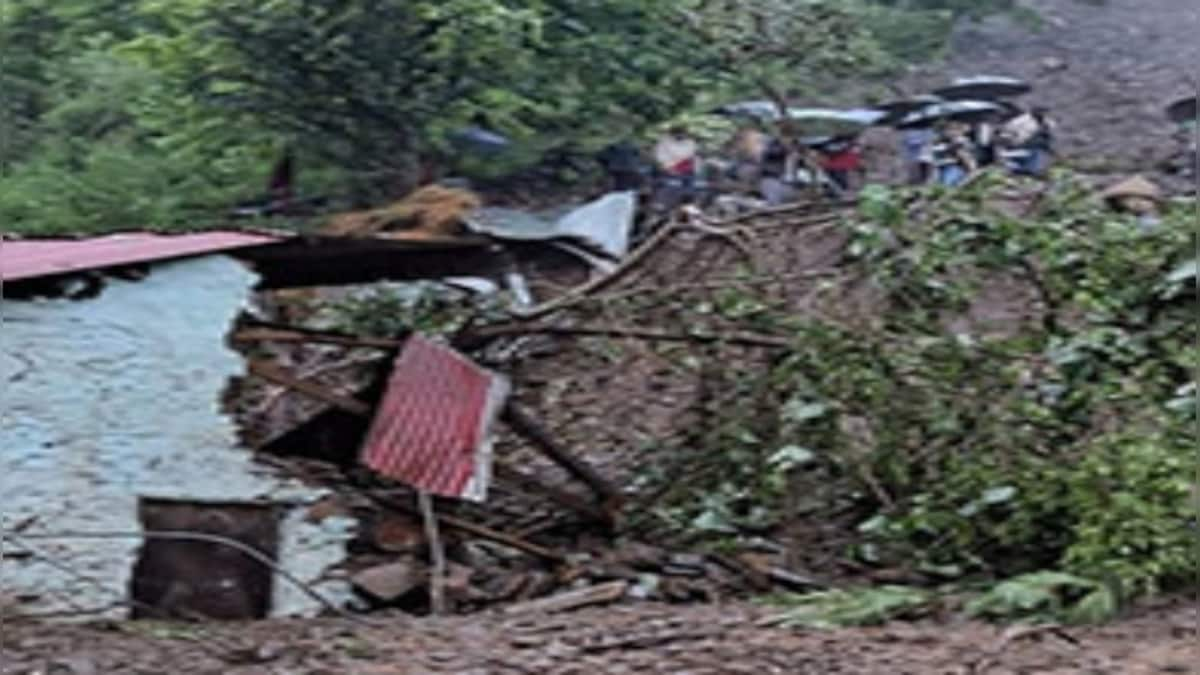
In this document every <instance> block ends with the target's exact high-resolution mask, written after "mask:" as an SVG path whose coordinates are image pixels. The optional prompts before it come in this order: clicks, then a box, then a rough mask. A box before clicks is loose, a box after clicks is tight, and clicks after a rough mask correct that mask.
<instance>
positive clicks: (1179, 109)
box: [1167, 96, 1200, 124]
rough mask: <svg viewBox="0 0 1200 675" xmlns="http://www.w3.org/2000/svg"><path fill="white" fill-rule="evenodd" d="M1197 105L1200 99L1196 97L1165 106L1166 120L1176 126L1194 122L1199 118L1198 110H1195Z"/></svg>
mask: <svg viewBox="0 0 1200 675" xmlns="http://www.w3.org/2000/svg"><path fill="white" fill-rule="evenodd" d="M1198 103H1200V97H1197V96H1189V97H1188V98H1185V99H1180V100H1178V101H1176V102H1174V103H1172V104H1171V105H1169V106H1167V118H1168V119H1170V120H1171V121H1172V122H1174V123H1176V124H1183V123H1184V122H1195V121H1196V118H1197V117H1200V110H1198V109H1197V108H1198V106H1197V104H1198Z"/></svg>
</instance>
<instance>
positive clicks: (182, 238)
mask: <svg viewBox="0 0 1200 675" xmlns="http://www.w3.org/2000/svg"><path fill="white" fill-rule="evenodd" d="M279 241H282V239H281V238H279V237H275V236H271V235H266V234H254V233H249V232H198V233H193V234H176V235H163V234H153V233H149V232H137V233H127V234H114V235H109V236H104V237H93V238H88V239H17V240H8V241H0V279H2V280H4V281H21V280H24V279H36V278H39V277H48V276H54V275H58V274H67V273H71V272H84V271H88V270H97V269H103V268H106V267H115V266H119V265H132V264H136V263H145V262H153V261H158V260H167V259H170V258H183V257H187V256H194V255H203V254H207V253H217V252H220V251H230V250H234V249H243V248H248V247H252V246H262V245H264V244H274V243H278V242H279Z"/></svg>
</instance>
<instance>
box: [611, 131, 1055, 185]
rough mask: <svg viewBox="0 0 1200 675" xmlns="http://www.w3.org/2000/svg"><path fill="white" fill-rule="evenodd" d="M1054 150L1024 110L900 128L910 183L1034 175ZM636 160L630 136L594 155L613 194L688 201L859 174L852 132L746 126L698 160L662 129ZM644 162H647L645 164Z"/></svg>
mask: <svg viewBox="0 0 1200 675" xmlns="http://www.w3.org/2000/svg"><path fill="white" fill-rule="evenodd" d="M1053 153H1054V123H1053V122H1052V121H1051V120H1050V118H1049V115H1048V113H1047V111H1046V110H1045V109H1042V108H1034V109H1031V110H1027V111H1022V112H1020V113H1019V114H1016V115H1015V116H1013V117H1011V118H1010V119H1008V120H1006V121H1004V122H1002V123H997V122H995V121H991V120H988V121H974V122H964V121H957V120H954V119H946V120H940V121H937V122H935V123H932V124H930V125H928V126H922V127H919V128H913V129H907V130H904V131H902V132H901V156H902V158H903V161H904V164H905V171H906V178H907V181H908V182H909V183H910V184H924V183H937V184H941V185H948V186H953V185H958V184H959V183H961V182H962V181H963V180H964V179H965V178H966V177H967V176H969V175H971V174H972V173H973V172H975V171H976V170H979V169H981V168H983V167H987V166H994V165H999V166H1003V167H1005V168H1006V169H1007V170H1009V171H1011V172H1012V173H1014V174H1020V175H1028V176H1041V175H1044V174H1045V172H1046V171H1047V169H1048V167H1049V165H1050V159H1051V157H1052V155H1053ZM648 154H649V157H645V156H643V153H642V151H641V149H639V148H638V147H637V146H636V145H635V144H633V143H632V142H630V141H624V142H621V143H618V144H614V145H612V146H609V147H608V148H607V149H606V150H605V151H604V152H602V153H601V154H600V156H599V160H600V162H601V164H602V165H603V166H604V168H605V170H606V171H607V173H608V175H609V177H610V187H611V188H612V189H614V190H641V189H646V188H648V189H649V190H650V191H652V192H653V193H655V194H656V195H658V196H659V197H660V198H661V199H662V200H665V201H666V202H668V203H670V204H678V203H680V202H684V201H695V200H696V199H698V198H699V197H700V196H701V195H702V194H705V193H711V192H713V187H715V186H722V187H725V188H728V189H727V190H722V191H736V192H742V193H749V194H752V195H754V196H755V197H758V198H760V199H762V200H763V201H765V202H766V203H768V204H775V203H782V202H785V201H788V200H790V199H794V198H795V197H796V196H797V194H799V193H800V192H802V191H803V190H806V189H815V190H818V191H819V192H821V193H823V194H824V195H826V196H831V197H835V198H836V197H842V196H845V195H848V194H850V193H852V192H853V191H855V190H856V189H857V188H858V186H859V185H861V184H862V182H863V181H864V178H865V173H866V165H865V161H864V156H863V148H862V145H861V143H860V139H859V136H858V135H857V134H847V135H840V136H826V137H822V138H804V137H801V138H784V137H781V135H773V134H770V133H768V132H767V131H765V130H763V129H762V128H760V127H758V126H756V125H744V126H742V127H741V128H739V129H737V131H736V132H735V133H734V134H733V136H732V137H731V138H730V139H729V140H728V141H727V142H726V143H725V144H724V145H723V147H722V148H721V149H720V150H719V151H718V152H716V153H713V155H714V156H709V157H702V156H701V146H700V143H699V142H698V141H697V140H696V138H694V137H693V136H692V135H691V134H690V133H689V132H688V130H687V129H686V128H684V127H682V126H676V127H673V128H671V129H669V130H668V131H667V132H666V133H665V134H663V135H662V136H661V137H660V138H659V139H658V140H657V141H656V143H655V144H654V146H653V148H652V149H651V150H650V152H649V153H648ZM647 160H648V161H647Z"/></svg>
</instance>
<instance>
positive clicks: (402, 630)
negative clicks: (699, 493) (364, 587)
mask: <svg viewBox="0 0 1200 675" xmlns="http://www.w3.org/2000/svg"><path fill="white" fill-rule="evenodd" d="M769 615H770V611H769V610H765V609H763V608H759V607H754V606H750V605H745V604H734V605H725V606H721V605H702V606H684V607H679V606H671V605H661V604H654V603H644V604H637V605H623V606H618V607H608V608H593V609H589V610H581V611H578V612H575V613H569V614H557V615H542V616H530V617H525V616H522V617H510V616H505V615H502V614H492V613H489V614H483V615H476V616H472V617H464V618H449V619H424V620H414V619H409V618H403V617H394V618H393V617H386V618H384V617H379V618H378V619H377V625H371V626H366V625H362V624H360V623H356V622H351V621H348V620H312V621H300V622H283V621H280V622H263V623H257V624H207V625H203V626H200V625H174V626H168V625H161V624H151V623H139V624H116V625H107V626H97V625H93V626H61V625H60V626H54V627H53V628H48V627H46V626H40V625H36V624H11V623H10V624H6V625H4V626H3V630H2V631H0V674H3V675H33V674H34V673H46V674H50V673H58V674H62V675H85V674H86V675H91V674H97V675H98V674H108V673H113V674H117V673H120V674H128V675H159V674H162V675H167V674H170V675H226V674H232V673H237V674H245V675H251V674H262V675H276V674H284V673H289V674H290V673H295V674H297V675H300V674H304V675H318V674H320V675H369V674H370V675H383V674H385V673H386V674H393V675H410V674H411V675H416V674H419V673H459V674H474V673H478V674H480V675H483V674H489V673H497V674H501V673H562V674H564V675H565V674H567V673H576V674H578V675H591V674H592V673H689V674H692V673H694V674H696V675H700V674H709V675H718V674H722V673H759V674H766V673H780V674H789V675H792V674H800V673H812V674H813V675H831V674H834V673H847V674H852V675H869V674H878V675H904V674H906V673H912V674H914V675H916V674H926V673H939V674H941V673H944V674H946V675H952V674H954V675H958V674H961V675H968V674H972V675H1009V674H1017V673H1021V674H1029V675H1034V674H1037V675H1067V674H1068V673H1071V674H1074V673H1080V674H1083V673H1087V674H1094V675H1152V674H1156V673H1163V674H1165V673H1200V604H1198V603H1197V602H1196V601H1191V602H1183V601H1178V602H1175V603H1170V604H1163V605H1159V606H1157V607H1152V608H1145V609H1142V610H1139V611H1137V612H1135V613H1133V614H1132V615H1131V616H1130V617H1128V618H1127V619H1124V620H1122V621H1120V622H1117V623H1114V624H1111V625H1108V626H1103V627H1095V628H1057V627H1033V628H1028V627H1008V628H1004V627H997V626H992V625H987V624H979V623H970V622H967V623H954V624H950V625H946V624H943V623H929V622H916V623H911V624H892V625H887V626H881V627H870V628H857V629H844V630H838V631H831V632H825V631H813V630H794V629H785V628H767V627H761V626H758V625H756V624H757V623H758V621H759V620H760V619H762V618H763V617H764V616H769Z"/></svg>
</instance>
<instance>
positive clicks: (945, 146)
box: [933, 121, 979, 186]
mask: <svg viewBox="0 0 1200 675" xmlns="http://www.w3.org/2000/svg"><path fill="white" fill-rule="evenodd" d="M969 134H970V127H968V126H967V125H965V124H963V123H961V122H954V121H950V122H945V123H943V124H942V125H941V128H940V130H939V133H938V138H937V141H936V142H935V143H934V145H933V163H934V170H935V171H936V177H937V182H938V183H939V184H941V185H948V186H954V185H958V184H960V183H962V182H963V181H964V180H966V178H967V176H968V175H970V174H971V173H972V172H974V171H975V169H976V168H978V166H979V165H978V162H977V161H976V158H975V148H974V145H973V143H971V138H970V136H969Z"/></svg>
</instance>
